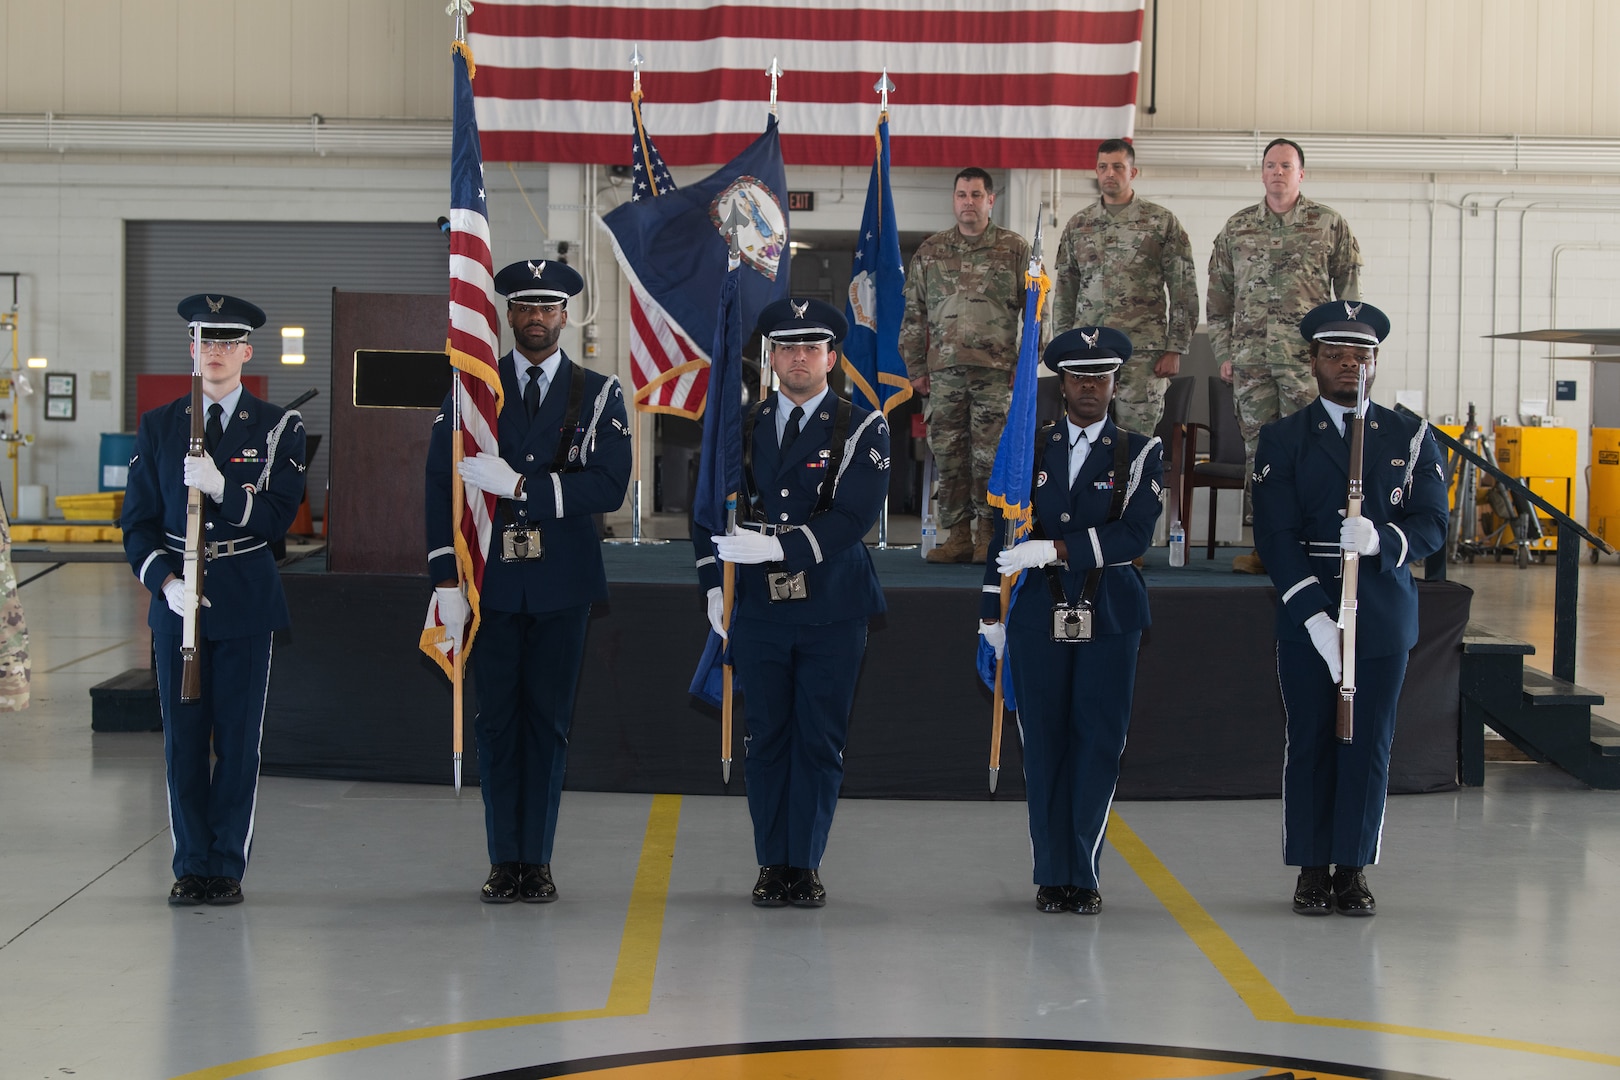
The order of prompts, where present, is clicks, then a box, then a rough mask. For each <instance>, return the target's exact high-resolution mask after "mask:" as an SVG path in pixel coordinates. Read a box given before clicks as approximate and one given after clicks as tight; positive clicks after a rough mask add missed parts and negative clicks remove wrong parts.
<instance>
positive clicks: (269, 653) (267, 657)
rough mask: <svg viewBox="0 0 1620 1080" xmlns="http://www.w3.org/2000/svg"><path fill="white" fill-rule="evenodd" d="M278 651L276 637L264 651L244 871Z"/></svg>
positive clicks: (249, 848) (243, 847) (244, 863)
mask: <svg viewBox="0 0 1620 1080" xmlns="http://www.w3.org/2000/svg"><path fill="white" fill-rule="evenodd" d="M275 651H276V639H275V635H273V634H272V635H271V637H270V644H269V645H267V646H265V650H264V697H262V698H260V699H259V741H258V742H257V743H256V744H254V747H253V801H252V803H251V804H250V805H249V807H248V826H247V836H245V837H243V839H242V869H243V870H244V871H246V869H247V859H248V852H249V851H251V850H253V821H254V819H255V818H256V817H258V814H259V765H260V763H261V762H263V761H264V755H263V753H262V752H261V751H262V750H263V748H264V710H265V705H266V704H267V703H268V702H269V700H270V661H271V659H272V658H273V657H274V655H275Z"/></svg>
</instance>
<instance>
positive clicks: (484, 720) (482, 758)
mask: <svg viewBox="0 0 1620 1080" xmlns="http://www.w3.org/2000/svg"><path fill="white" fill-rule="evenodd" d="M590 617H591V606H590V605H589V604H581V605H579V606H578V607H571V608H564V609H562V610H560V611H544V612H537V613H528V614H525V613H520V612H511V611H493V610H491V609H489V608H487V607H486V608H484V609H483V612H482V621H481V625H480V626H479V629H478V637H477V638H476V639H475V640H474V642H473V648H472V652H471V654H470V655H471V656H472V658H473V663H472V669H473V680H474V685H475V686H476V687H477V690H478V718H477V720H475V721H474V722H473V730H474V734H475V737H476V738H477V740H478V782H479V785H480V787H481V788H482V791H483V796H484V832H485V836H486V839H487V840H488V843H489V861H490V862H491V863H502V862H522V863H549V862H551V844H552V841H553V840H554V839H555V838H556V835H557V810H558V807H559V806H560V805H561V803H562V788H563V773H564V772H565V771H566V769H567V767H568V730H569V728H570V727H571V726H572V724H573V716H574V693H575V691H576V690H577V689H578V687H579V671H580V664H581V662H582V661H583V660H584V657H585V628H586V626H587V624H588V623H589V622H590Z"/></svg>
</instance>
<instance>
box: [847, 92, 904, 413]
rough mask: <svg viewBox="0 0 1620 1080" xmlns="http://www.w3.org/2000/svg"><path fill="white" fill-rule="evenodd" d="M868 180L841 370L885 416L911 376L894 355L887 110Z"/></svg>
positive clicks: (898, 297)
mask: <svg viewBox="0 0 1620 1080" xmlns="http://www.w3.org/2000/svg"><path fill="white" fill-rule="evenodd" d="M873 141H874V143H875V146H876V152H875V155H874V157H873V158H872V179H871V182H870V183H868V184H867V186H866V212H865V213H864V214H862V215H861V235H860V240H859V242H858V243H857V245H856V247H855V272H854V275H853V276H852V277H851V278H850V282H849V301H848V303H847V304H846V305H845V307H844V316H845V318H847V319H848V320H849V336H848V337H846V338H845V339H844V360H843V366H844V374H845V376H847V377H848V379H849V386H850V393H851V396H852V397H853V398H854V400H855V403H856V404H857V405H865V406H866V407H867V408H869V409H879V408H881V409H882V410H883V412H884V415H887V414H888V413H889V412H890V411H891V410H893V409H894V407H895V406H897V405H899V404H901V403H902V402H904V401H905V400H906V399H907V398H909V397H911V393H912V390H911V380H910V378H908V377H907V375H906V365H905V363H904V362H903V361H902V360H901V359H900V320H901V317H902V316H903V315H904V314H905V306H906V298H905V268H904V267H903V266H902V264H901V262H900V227H899V225H898V224H897V223H896V222H895V220H894V194H893V192H892V191H890V189H889V114H888V113H884V114H883V116H882V118H881V119H879V121H878V126H877V133H876V137H875V139H874V140H873Z"/></svg>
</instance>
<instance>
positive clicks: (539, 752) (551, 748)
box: [426, 353, 630, 864]
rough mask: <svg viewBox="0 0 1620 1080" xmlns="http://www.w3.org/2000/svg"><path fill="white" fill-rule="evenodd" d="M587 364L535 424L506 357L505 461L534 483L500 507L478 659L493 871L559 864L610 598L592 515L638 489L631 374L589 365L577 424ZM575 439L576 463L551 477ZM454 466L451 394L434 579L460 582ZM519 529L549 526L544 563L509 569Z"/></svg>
mask: <svg viewBox="0 0 1620 1080" xmlns="http://www.w3.org/2000/svg"><path fill="white" fill-rule="evenodd" d="M575 370H576V368H575V365H574V363H573V361H571V360H569V359H568V357H567V355H566V354H564V356H563V358H562V363H561V364H559V365H558V368H557V374H556V377H555V378H554V379H552V380H551V384H550V385H549V386H548V387H547V388H546V396H545V398H544V399H543V400H542V401H541V402H540V409H539V411H538V412H537V413H536V414H535V417H534V420H533V421H532V422H531V421H530V419H529V414H528V410H527V409H525V408H524V405H523V398H522V396H521V395H520V394H519V392H518V383H517V371H516V366H515V364H514V361H513V356H512V354H511V353H507V354H506V355H505V356H503V357H501V360H500V373H501V386H502V388H503V389H504V391H505V394H506V407H505V408H503V409H502V410H501V413H500V416H499V417H498V418H497V420H496V437H497V440H498V442H499V446H500V454H501V457H502V458H503V459H504V460H505V461H506V463H507V464H508V465H510V466H512V468H513V469H515V470H516V471H517V472H518V473H520V474H522V476H523V490H524V494H525V496H526V498H525V499H524V500H522V501H519V500H516V499H500V500H498V501H497V502H496V518H495V525H494V530H493V534H494V535H493V536H492V538H491V541H490V546H491V550H490V551H488V552H486V553H485V557H486V561H485V564H484V582H483V589H482V590H481V592H480V593H479V600H480V604H479V608H480V616H481V623H480V628H479V631H478V636H477V638H476V639H475V640H474V642H473V645H472V648H471V650H470V651H469V653H468V657H469V660H470V661H471V666H472V674H473V681H474V685H475V687H476V688H477V691H478V716H477V719H476V720H475V721H474V726H473V729H474V735H475V738H476V739H477V745H478V772H479V783H480V786H481V790H482V794H483V798H484V826H485V835H486V839H487V841H488V847H489V861H490V862H491V863H503V862H518V863H536V864H547V863H550V862H551V850H552V844H553V841H554V840H555V838H556V832H557V812H558V809H559V807H560V805H561V802H562V787H563V775H564V772H565V770H566V767H567V751H568V731H569V728H570V726H571V725H572V722H573V713H574V695H575V691H576V689H577V688H578V685H579V672H580V666H581V663H582V662H583V660H584V656H585V631H586V627H587V624H588V621H589V618H590V606H591V604H592V603H593V602H596V601H603V600H606V599H607V574H606V572H605V571H604V570H603V567H602V546H601V540H600V539H599V538H598V537H597V534H596V523H595V521H594V519H593V515H595V514H604V513H609V512H611V511H614V510H617V509H618V508H619V507H620V506H621V505H622V504H623V503H624V493H625V489H626V487H627V486H628V485H629V481H630V425H629V422H628V420H627V418H626V415H625V407H624V393H623V391H622V390H621V389H620V386H619V381H618V379H616V378H612V377H609V376H605V375H601V374H598V373H597V372H594V371H589V370H584V371H583V374H584V394H583V396H582V398H581V402H580V411H579V420H578V423H577V424H575V425H574V426H573V427H572V429H570V430H564V420H565V419H566V418H567V413H568V399H569V387H570V384H571V382H572V380H573V377H574V371H575ZM564 440H566V445H567V446H568V447H569V451H568V461H569V468H568V470H566V471H563V472H560V473H557V472H552V471H551V466H552V463H553V461H554V460H555V458H556V454H557V447H558V444H559V443H561V442H564ZM450 460H451V401H450V399H449V398H448V397H447V398H446V399H445V403H444V407H443V409H442V411H441V412H440V414H439V416H438V417H437V418H436V419H435V420H434V423H433V436H432V439H431V441H430V442H429V444H428V460H427V484H426V491H427V548H428V572H429V574H430V575H431V577H432V580H433V581H435V582H439V581H445V580H452V579H454V578H455V577H456V564H455V548H454V546H453V541H454V523H453V522H452V520H451V517H450ZM474 497H478V496H474ZM507 521H511V522H516V523H517V524H520V525H529V524H534V525H538V526H540V527H541V529H542V530H543V531H544V550H545V557H544V558H542V559H534V560H528V561H523V562H512V563H505V562H502V561H501V558H500V530H501V526H502V524H503V523H504V522H507Z"/></svg>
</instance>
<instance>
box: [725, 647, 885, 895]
mask: <svg viewBox="0 0 1620 1080" xmlns="http://www.w3.org/2000/svg"><path fill="white" fill-rule="evenodd" d="M865 651H866V616H865V615H861V616H859V617H857V618H854V619H844V620H841V621H839V622H834V623H823V624H820V625H800V626H795V625H790V624H785V623H779V622H775V621H773V620H770V619H758V618H749V617H747V616H742V615H739V616H738V617H737V618H736V619H735V620H734V621H733V622H732V630H731V653H732V661H733V663H734V664H735V666H736V669H737V676H738V679H739V681H740V682H741V683H742V688H743V704H744V712H745V715H746V717H747V723H748V735H747V737H746V738H745V739H744V740H743V753H744V763H743V776H744V778H745V779H746V781H747V784H748V812H749V814H750V815H751V816H752V817H753V820H754V854H755V856H756V857H757V858H758V860H759V865H761V866H799V867H805V868H807V869H811V870H814V869H818V868H819V867H820V866H821V856H822V853H823V852H824V851H826V850H827V834H828V832H830V831H831V830H832V819H833V810H834V809H836V808H837V806H838V789H839V788H840V787H841V786H842V785H843V782H844V743H845V740H846V737H847V736H848V734H849V710H850V706H851V705H852V704H853V703H854V700H855V680H856V677H857V676H858V675H859V674H860V670H861V656H862V654H863V653H864V652H865Z"/></svg>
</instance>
